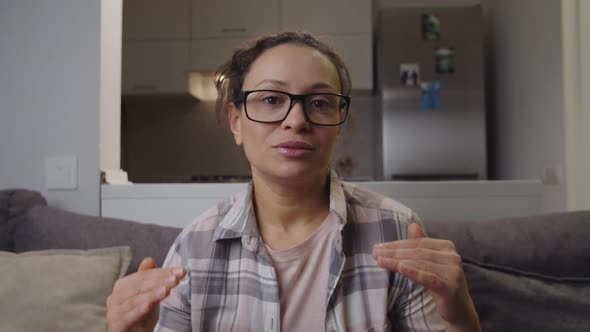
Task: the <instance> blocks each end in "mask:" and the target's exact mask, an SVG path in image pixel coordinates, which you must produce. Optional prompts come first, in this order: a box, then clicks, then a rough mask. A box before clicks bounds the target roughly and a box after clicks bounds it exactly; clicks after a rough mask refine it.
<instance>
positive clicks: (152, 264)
mask: <svg viewBox="0 0 590 332" xmlns="http://www.w3.org/2000/svg"><path fill="white" fill-rule="evenodd" d="M156 267H158V265H157V264H156V261H155V260H154V259H153V258H151V257H146V258H144V259H143V260H142V261H141V264H139V267H138V268H137V271H145V270H149V269H153V268H156Z"/></svg>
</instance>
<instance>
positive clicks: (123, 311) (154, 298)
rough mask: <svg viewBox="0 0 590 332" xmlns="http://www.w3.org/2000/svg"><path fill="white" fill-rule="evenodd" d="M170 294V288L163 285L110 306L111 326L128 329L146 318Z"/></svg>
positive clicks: (121, 329)
mask: <svg viewBox="0 0 590 332" xmlns="http://www.w3.org/2000/svg"><path fill="white" fill-rule="evenodd" d="M168 294H169V290H167V289H166V288H165V287H161V288H159V289H156V290H154V291H152V292H148V293H145V294H141V295H139V296H136V297H133V298H131V299H128V300H127V301H125V302H124V303H122V304H119V305H115V306H112V307H109V308H108V310H107V320H108V321H109V327H111V326H112V330H120V331H126V330H128V329H129V328H130V327H131V326H132V325H133V324H135V323H137V322H139V321H141V320H143V319H145V317H146V316H147V315H149V314H150V313H151V311H152V310H154V309H155V306H157V305H158V303H159V302H160V301H162V300H163V299H165V298H166V296H168Z"/></svg>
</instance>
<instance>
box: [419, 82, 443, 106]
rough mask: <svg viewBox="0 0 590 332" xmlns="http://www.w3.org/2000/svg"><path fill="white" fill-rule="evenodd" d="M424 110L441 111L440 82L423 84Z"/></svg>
mask: <svg viewBox="0 0 590 332" xmlns="http://www.w3.org/2000/svg"><path fill="white" fill-rule="evenodd" d="M420 87H421V89H422V108H423V109H440V82H422V83H420Z"/></svg>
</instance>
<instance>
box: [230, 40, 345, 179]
mask: <svg viewBox="0 0 590 332" xmlns="http://www.w3.org/2000/svg"><path fill="white" fill-rule="evenodd" d="M261 89H270V90H279V91H284V92H288V93H292V94H307V93H319V92H329V93H341V88H340V79H339V76H338V72H337V70H336V67H335V66H334V65H333V64H332V62H331V61H330V60H329V59H328V58H327V57H326V56H325V55H323V54H322V53H321V52H319V51H316V50H315V49H313V48H310V47H307V46H301V45H293V44H283V45H279V46H276V47H273V48H271V49H268V50H266V51H264V52H263V53H262V54H261V55H260V56H259V57H258V58H257V59H256V60H255V61H254V62H253V63H252V64H251V66H250V70H249V72H248V73H247V74H246V76H245V78H244V84H243V86H242V90H261ZM231 105H232V106H233V104H231ZM232 106H230V112H229V120H230V126H231V130H232V132H233V133H234V138H235V140H236V143H237V144H239V145H243V147H244V151H245V153H246V157H247V158H248V160H249V161H250V165H251V166H252V173H253V175H254V176H257V175H260V176H264V177H272V178H276V179H281V180H298V179H299V180H304V179H313V178H318V177H322V176H325V170H326V168H327V167H328V164H329V163H330V160H331V158H332V151H333V150H334V145H335V143H336V139H337V137H338V134H339V131H340V129H339V127H329V126H319V125H315V124H311V123H309V122H308V121H307V119H306V117H305V114H304V111H303V106H302V103H301V102H299V101H298V102H295V103H294V105H293V108H292V109H291V111H290V112H289V114H288V116H287V118H286V119H285V120H284V121H282V122H279V123H259V122H254V121H251V120H249V119H248V118H247V117H246V114H245V113H244V105H243V103H242V106H241V109H236V108H235V107H232Z"/></svg>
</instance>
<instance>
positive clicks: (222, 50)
mask: <svg viewBox="0 0 590 332" xmlns="http://www.w3.org/2000/svg"><path fill="white" fill-rule="evenodd" d="M246 39H247V38H221V39H198V40H197V39H195V40H192V42H191V70H192V71H201V72H208V71H215V70H216V69H217V67H219V65H221V64H222V63H223V62H224V61H225V60H227V59H228V58H229V56H230V55H231V54H232V52H233V50H235V49H236V48H238V47H239V46H240V44H242V43H243V42H244V41H245V40H246Z"/></svg>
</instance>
